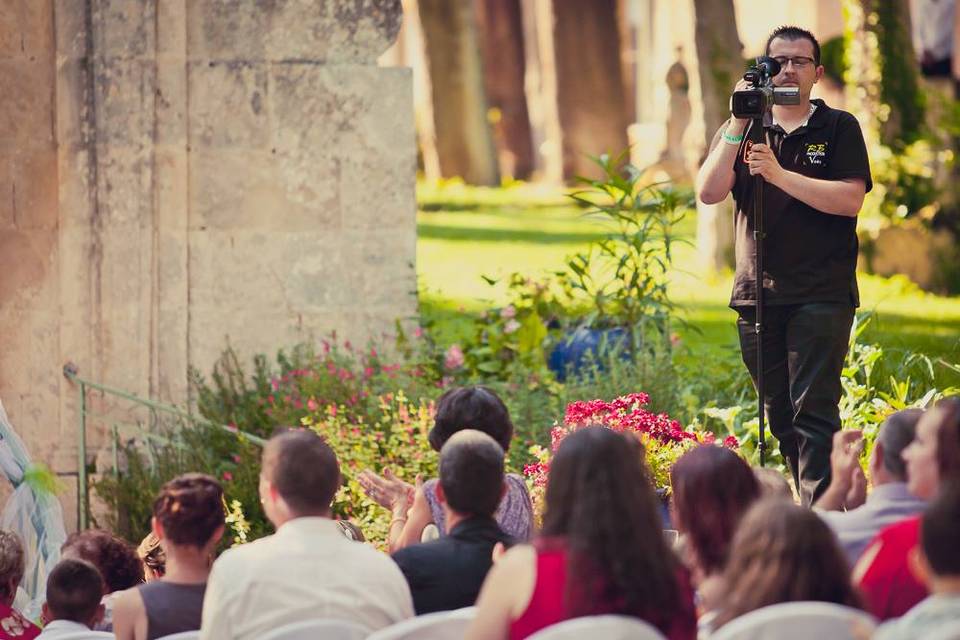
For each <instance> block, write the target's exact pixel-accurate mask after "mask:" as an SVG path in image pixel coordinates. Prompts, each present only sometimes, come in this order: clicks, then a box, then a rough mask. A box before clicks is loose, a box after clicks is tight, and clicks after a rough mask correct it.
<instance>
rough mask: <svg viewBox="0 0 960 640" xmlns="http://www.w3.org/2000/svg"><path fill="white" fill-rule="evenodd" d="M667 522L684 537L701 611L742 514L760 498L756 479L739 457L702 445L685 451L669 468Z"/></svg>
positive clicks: (714, 595) (710, 601)
mask: <svg viewBox="0 0 960 640" xmlns="http://www.w3.org/2000/svg"><path fill="white" fill-rule="evenodd" d="M670 484H671V485H672V487H673V500H672V503H671V506H672V511H673V521H674V524H675V525H676V527H677V529H678V530H679V531H680V533H682V534H684V539H685V541H686V550H687V553H686V558H685V560H686V562H687V566H688V567H689V568H690V572H691V574H692V577H693V583H694V585H695V586H696V587H697V592H698V594H699V596H700V598H699V604H700V609H701V612H702V613H707V612H710V611H712V610H713V609H714V606H715V604H716V602H717V599H718V598H719V596H720V593H719V592H720V590H721V589H722V586H721V585H722V580H721V579H720V574H721V572H722V571H723V568H724V566H725V565H726V563H727V555H728V552H729V550H730V542H731V541H732V540H733V535H734V533H735V532H736V530H737V525H738V524H739V523H740V519H741V518H742V517H743V514H744V513H746V512H747V510H748V509H749V508H750V506H751V505H752V504H753V503H754V502H756V500H757V499H758V498H759V497H760V484H759V482H757V478H756V476H755V474H754V472H753V469H751V468H750V465H748V464H747V463H746V462H745V461H744V460H743V458H741V457H740V456H738V455H737V454H736V453H734V452H733V451H731V450H730V449H726V448H724V447H718V446H716V445H712V444H705V445H701V446H699V447H696V448H694V449H691V450H690V451H688V452H686V453H685V454H683V455H682V456H680V459H679V460H677V462H676V464H674V465H673V468H672V469H671V470H670Z"/></svg>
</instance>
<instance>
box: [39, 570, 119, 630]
mask: <svg viewBox="0 0 960 640" xmlns="http://www.w3.org/2000/svg"><path fill="white" fill-rule="evenodd" d="M102 594H103V578H101V577H100V572H99V571H97V568H96V567H94V566H93V565H92V564H90V563H89V562H87V561H86V560H80V559H77V558H64V559H63V560H61V561H60V562H58V563H57V566H55V567H54V568H53V571H51V572H50V575H49V576H47V601H46V602H44V603H43V619H44V620H49V621H50V622H48V623H47V625H46V626H45V627H44V628H43V631H42V632H41V633H40V635H39V636H37V638H43V640H56V639H57V638H66V637H68V636H69V637H73V636H74V635H76V634H79V633H90V629H92V628H93V627H94V625H96V624H97V623H98V622H99V621H100V618H102V617H103V605H102V604H100V596H101V595H102Z"/></svg>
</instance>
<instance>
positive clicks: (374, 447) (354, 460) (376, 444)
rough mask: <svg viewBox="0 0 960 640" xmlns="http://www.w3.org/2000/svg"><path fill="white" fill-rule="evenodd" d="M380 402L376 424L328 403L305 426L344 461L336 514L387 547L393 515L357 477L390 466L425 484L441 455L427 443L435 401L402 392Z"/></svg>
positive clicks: (310, 415)
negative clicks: (365, 471) (438, 456)
mask: <svg viewBox="0 0 960 640" xmlns="http://www.w3.org/2000/svg"><path fill="white" fill-rule="evenodd" d="M376 400H377V402H378V405H379V410H378V414H377V415H376V416H375V417H374V418H373V419H372V420H368V419H367V418H366V417H364V416H351V415H350V414H349V412H347V411H345V410H343V408H338V407H337V406H336V405H328V406H326V407H322V408H319V409H317V411H315V412H313V413H311V414H309V415H307V416H304V418H303V419H302V423H303V425H304V426H305V427H307V428H309V429H312V430H313V431H315V432H316V433H318V434H320V435H321V436H323V437H324V438H325V439H326V440H327V442H328V443H330V446H331V447H332V448H333V450H334V452H335V453H336V454H337V459H338V460H339V461H340V473H341V475H342V476H343V480H344V484H343V487H341V489H340V491H339V492H338V493H337V496H336V498H335V500H334V503H333V513H334V516H335V517H339V518H343V519H346V520H351V521H352V522H353V523H354V524H356V525H357V526H359V527H360V529H361V530H362V531H363V534H364V536H365V537H366V538H367V540H369V541H371V542H372V543H374V544H375V545H377V546H384V547H385V543H386V540H387V531H388V529H389V528H390V515H391V514H390V512H389V511H388V510H386V509H384V508H382V507H380V506H379V505H378V504H377V503H375V502H373V501H372V500H370V499H369V498H368V497H367V495H366V494H365V493H364V491H363V489H362V488H361V487H360V483H359V482H358V480H357V476H358V475H359V473H360V472H361V471H363V470H364V469H371V470H373V471H376V472H377V473H381V474H382V473H383V471H384V469H387V468H389V469H390V470H391V471H393V472H394V473H395V474H396V475H397V477H399V478H402V479H404V480H406V481H407V482H409V483H411V484H413V482H414V480H415V479H416V476H417V474H420V475H422V476H423V479H424V480H427V479H429V478H432V477H435V476H436V474H437V454H436V452H435V451H433V449H431V448H430V444H429V443H428V442H427V433H428V432H429V431H430V428H431V427H432V426H433V415H434V403H433V401H432V400H426V399H420V400H410V399H408V398H407V397H406V396H405V395H404V394H403V393H402V392H401V393H396V394H393V393H388V394H385V395H383V396H380V397H378V398H377V399H376Z"/></svg>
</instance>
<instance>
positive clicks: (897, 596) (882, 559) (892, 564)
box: [853, 396, 960, 620]
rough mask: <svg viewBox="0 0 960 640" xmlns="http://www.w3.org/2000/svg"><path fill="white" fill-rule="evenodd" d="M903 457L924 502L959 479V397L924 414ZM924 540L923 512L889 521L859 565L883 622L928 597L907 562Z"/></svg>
mask: <svg viewBox="0 0 960 640" xmlns="http://www.w3.org/2000/svg"><path fill="white" fill-rule="evenodd" d="M903 459H904V461H905V462H906V463H907V489H909V490H910V493H912V494H913V495H915V496H917V497H918V498H922V499H924V500H931V499H933V498H934V497H935V496H936V494H937V492H938V491H939V490H940V487H941V486H945V485H946V483H947V482H948V481H949V480H951V479H956V478H958V477H960V396H953V397H950V398H944V399H943V400H941V401H940V402H938V403H937V404H936V406H934V407H933V408H932V409H929V410H927V411H926V413H924V414H923V417H921V418H920V422H918V423H917V434H916V437H915V438H914V439H913V442H911V443H910V445H909V446H908V447H907V448H906V449H904V451H903ZM919 539H920V517H919V516H914V517H911V518H907V519H906V520H903V521H902V522H898V523H897V524H893V525H890V526H889V527H887V528H886V529H884V530H883V531H881V532H880V534H879V535H878V536H877V537H876V538H875V539H874V540H873V542H871V543H870V545H869V546H868V547H867V548H866V550H865V551H864V552H863V555H862V556H861V557H860V560H859V561H858V562H857V565H856V567H854V571H853V574H854V579H855V580H856V582H857V584H858V585H859V587H860V590H861V592H862V593H863V594H864V597H865V598H866V601H867V606H868V609H869V611H870V612H871V613H872V614H873V615H875V616H876V617H877V618H879V619H880V620H887V619H889V618H896V617H899V616H902V615H903V614H905V613H906V612H907V611H909V610H910V609H911V608H912V607H913V606H914V605H916V604H917V603H919V602H920V601H921V600H923V599H924V598H925V597H926V596H927V589H926V587H925V586H924V585H923V584H921V583H920V581H919V580H917V578H916V577H915V576H914V575H913V572H912V571H911V570H910V566H909V564H910V563H909V560H908V558H909V556H910V554H911V553H912V552H913V550H914V549H916V548H917V545H918V542H919Z"/></svg>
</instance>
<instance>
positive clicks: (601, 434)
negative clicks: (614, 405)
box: [467, 427, 697, 640]
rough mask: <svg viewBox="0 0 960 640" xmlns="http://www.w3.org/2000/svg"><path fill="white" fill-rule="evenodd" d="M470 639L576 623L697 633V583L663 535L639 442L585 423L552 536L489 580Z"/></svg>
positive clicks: (550, 520) (563, 476)
mask: <svg viewBox="0 0 960 640" xmlns="http://www.w3.org/2000/svg"><path fill="white" fill-rule="evenodd" d="M477 607H478V611H477V617H476V619H475V620H474V622H473V623H472V624H471V626H470V629H469V630H468V632H467V638H468V639H470V640H478V639H483V640H487V639H490V640H493V639H496V640H505V639H507V638H510V639H519V638H526V637H527V636H529V635H530V634H532V633H534V632H536V631H538V630H540V629H542V628H544V627H547V626H550V625H552V624H556V623H558V622H562V621H564V620H567V619H570V618H576V617H580V616H588V615H596V614H608V613H612V614H620V615H627V616H634V617H637V618H641V619H643V620H645V621H646V622H648V623H650V624H652V625H653V626H655V627H657V628H658V629H660V631H661V632H662V633H664V635H666V636H667V637H668V638H670V639H671V640H686V639H690V640H692V639H693V638H695V637H696V633H697V627H696V614H695V610H694V605H693V591H692V589H691V587H690V582H689V577H688V575H687V573H686V571H685V570H684V569H683V568H682V566H681V565H680V563H679V562H678V561H677V559H676V558H675V557H674V555H673V553H672V552H671V550H670V548H669V547H668V545H667V542H666V538H665V536H664V534H663V531H662V523H661V520H660V515H659V512H658V505H657V498H656V494H655V493H654V490H653V485H652V483H651V481H650V477H649V474H648V471H647V469H646V465H645V464H644V461H643V447H642V446H641V444H640V442H639V441H638V440H637V439H636V437H634V436H632V435H629V434H619V433H615V432H613V431H611V430H609V429H606V428H604V427H585V428H583V429H580V430H578V431H576V432H574V433H572V434H571V435H569V436H567V437H566V438H565V439H564V440H563V442H562V443H561V444H560V448H559V449H558V450H557V453H556V455H555V456H554V458H553V461H552V463H551V467H550V476H549V480H548V483H547V494H546V510H545V513H544V518H543V530H542V531H541V535H540V537H539V539H538V540H537V541H536V542H535V543H534V545H533V546H519V547H514V548H513V549H511V550H510V551H509V552H507V554H506V555H505V556H504V557H503V558H502V559H501V560H500V562H498V563H497V564H496V565H495V566H494V567H493V569H492V570H491V571H490V574H489V575H488V576H487V580H486V582H485V583H484V586H483V590H482V591H481V592H480V597H479V599H478V601H477Z"/></svg>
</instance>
